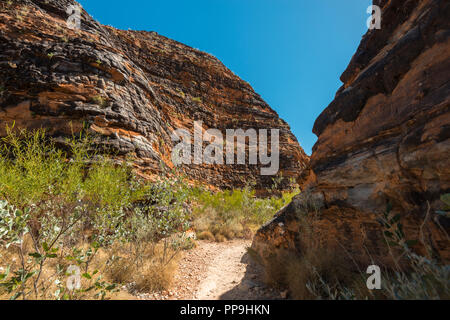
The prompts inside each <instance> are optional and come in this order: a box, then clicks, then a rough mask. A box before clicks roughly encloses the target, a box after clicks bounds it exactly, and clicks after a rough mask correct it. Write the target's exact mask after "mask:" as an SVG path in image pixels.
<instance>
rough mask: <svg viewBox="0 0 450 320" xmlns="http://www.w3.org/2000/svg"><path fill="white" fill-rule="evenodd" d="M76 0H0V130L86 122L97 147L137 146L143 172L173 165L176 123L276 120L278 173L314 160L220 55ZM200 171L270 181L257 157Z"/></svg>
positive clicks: (293, 171) (226, 125)
mask: <svg viewBox="0 0 450 320" xmlns="http://www.w3.org/2000/svg"><path fill="white" fill-rule="evenodd" d="M74 4H76V2H75V1H72V0H50V1H44V0H20V1H1V2H0V90H1V91H0V136H1V135H4V134H5V126H6V125H9V126H11V125H12V124H13V122H15V127H16V128H28V129H34V128H41V127H43V128H46V129H48V130H49V133H50V134H51V135H52V136H53V137H55V138H56V139H60V140H62V139H61V138H63V137H65V136H67V135H71V134H72V133H75V134H76V133H78V132H80V131H82V130H84V129H88V130H89V131H90V132H91V134H95V137H96V141H97V142H98V144H99V146H100V147H102V148H103V149H104V150H107V151H108V152H112V153H114V154H117V155H118V156H119V157H122V156H125V155H126V154H127V155H131V156H133V158H134V163H135V166H136V167H137V168H138V169H139V171H140V172H141V174H143V175H146V176H149V177H150V176H152V175H154V174H158V173H159V172H160V163H161V162H163V163H165V164H166V165H167V166H168V167H173V164H172V162H171V151H172V148H173V147H174V144H175V143H174V142H172V140H171V137H170V135H171V133H172V131H173V130H174V129H178V128H186V129H188V130H189V131H191V132H192V131H193V128H194V127H193V122H194V121H196V120H199V121H203V130H206V129H208V128H214V129H219V130H221V131H225V129H244V130H246V129H248V128H254V129H256V130H258V129H279V130H280V172H282V174H283V176H284V177H286V178H294V179H298V178H299V176H300V174H301V173H302V171H303V169H304V168H305V167H306V165H307V163H308V161H309V159H308V157H307V156H306V154H305V153H304V152H303V150H302V149H301V147H300V146H299V144H298V142H297V140H296V138H295V137H294V135H293V134H292V133H291V132H290V128H289V126H288V124H287V123H286V122H285V121H283V120H281V119H280V118H279V117H278V115H277V114H276V112H275V111H273V110H272V109H271V108H270V107H269V105H268V104H267V103H266V102H264V101H263V100H262V99H261V97H260V96H259V95H258V94H257V93H255V92H254V90H253V89H252V88H251V86H250V85H249V84H248V83H246V82H244V81H242V80H241V79H239V77H237V76H236V75H235V74H233V73H232V72H231V71H230V70H229V69H227V68H226V67H225V66H224V65H223V64H222V63H221V62H220V61H219V60H217V59H216V58H215V57H213V56H211V55H209V54H207V53H204V52H200V51H198V50H195V49H193V48H190V47H188V46H186V45H183V44H181V43H178V42H176V41H173V40H170V39H168V38H166V37H163V36H161V35H158V34H157V33H155V32H145V31H123V30H117V29H114V28H112V27H108V26H103V25H100V24H99V23H97V22H96V21H95V20H93V19H92V18H91V17H90V16H89V15H88V14H87V13H86V12H85V11H82V14H81V29H74V30H72V29H70V28H68V26H67V23H66V21H67V19H68V17H69V15H68V13H66V10H67V8H68V7H69V6H70V5H74ZM184 170H185V171H186V174H187V175H188V176H189V177H190V178H191V179H193V180H196V181H201V182H205V183H207V184H210V185H214V186H218V187H240V186H243V185H244V184H245V183H246V182H248V181H249V180H253V179H254V180H256V182H257V186H259V187H260V188H264V187H267V186H269V185H270V184H271V181H272V178H273V177H270V176H265V177H264V176H261V175H260V170H259V166H255V165H233V166H230V165H219V166H216V165H214V166H213V165H189V166H185V167H184Z"/></svg>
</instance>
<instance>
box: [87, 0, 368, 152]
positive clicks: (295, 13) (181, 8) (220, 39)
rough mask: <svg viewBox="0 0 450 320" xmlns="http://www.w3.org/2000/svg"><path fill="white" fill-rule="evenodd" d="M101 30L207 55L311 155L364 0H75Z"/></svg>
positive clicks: (355, 40)
mask: <svg viewBox="0 0 450 320" xmlns="http://www.w3.org/2000/svg"><path fill="white" fill-rule="evenodd" d="M79 2H80V3H81V4H82V5H83V7H84V8H85V9H86V10H87V11H88V12H89V13H90V14H91V15H92V16H93V17H94V18H95V19H97V20H98V21H99V22H101V23H102V24H107V25H112V26H114V27H116V28H119V29H133V30H147V31H156V32H158V33H159V34H162V35H164V36H166V37H169V38H171V39H174V40H177V41H180V42H182V43H185V44H187V45H189V46H191V47H194V48H198V49H200V50H202V51H206V52H208V53H211V54H213V55H214V56H216V57H217V58H218V59H220V60H221V61H222V62H223V63H224V64H225V65H226V66H227V67H228V68H230V69H231V70H232V71H233V72H234V73H236V74H237V75H238V76H240V77H241V78H242V79H244V80H246V81H247V82H249V83H250V84H251V85H252V86H253V88H254V89H255V91H256V92H258V93H259V94H260V95H261V96H262V97H263V99H264V100H266V101H267V103H269V105H270V106H271V107H272V108H273V109H275V110H276V111H277V112H278V114H279V115H280V116H281V117H282V118H283V119H284V120H286V121H287V122H288V123H289V124H290V126H291V129H292V131H293V133H294V134H295V135H296V136H297V138H298V140H299V142H300V144H301V146H302V147H303V148H304V149H305V151H306V152H307V153H308V154H310V153H311V148H312V146H313V145H314V143H315V142H316V136H315V135H314V134H313V133H312V132H311V130H312V127H313V124H314V121H315V119H316V118H317V116H318V115H319V114H320V113H321V112H322V110H323V109H325V108H326V107H327V106H328V104H329V103H330V102H331V101H332V100H333V97H334V95H335V93H336V91H337V89H338V88H339V87H340V86H341V82H340V80H339V77H340V75H341V74H342V72H343V71H344V70H345V68H346V66H347V65H348V63H349V62H350V59H351V57H352V55H353V54H354V52H355V50H356V48H357V46H358V44H359V42H360V40H361V37H362V35H363V34H364V33H365V32H366V31H367V26H366V20H367V18H368V17H369V15H368V13H367V12H366V9H367V7H368V6H369V5H370V4H371V3H372V1H371V0H345V1H336V0H126V1H124V0H81V1H79Z"/></svg>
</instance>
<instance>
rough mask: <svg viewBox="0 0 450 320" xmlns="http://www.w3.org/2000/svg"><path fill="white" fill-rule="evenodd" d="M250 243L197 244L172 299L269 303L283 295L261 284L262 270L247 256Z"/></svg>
mask: <svg viewBox="0 0 450 320" xmlns="http://www.w3.org/2000/svg"><path fill="white" fill-rule="evenodd" d="M250 246H251V240H234V241H228V242H223V243H216V242H207V241H198V242H197V246H196V248H194V249H192V250H190V251H188V252H186V253H185V254H184V256H183V258H182V259H181V261H180V266H179V269H178V271H177V274H176V276H175V284H174V286H173V289H172V290H171V292H170V298H171V299H186V300H220V299H226V300H236V299H240V300H267V299H280V293H278V292H275V291H274V290H273V289H269V288H267V287H266V286H265V285H264V284H263V282H262V270H261V268H260V267H259V266H257V265H256V264H254V263H253V262H252V261H251V260H250V259H249V257H248V254H247V248H248V247H250Z"/></svg>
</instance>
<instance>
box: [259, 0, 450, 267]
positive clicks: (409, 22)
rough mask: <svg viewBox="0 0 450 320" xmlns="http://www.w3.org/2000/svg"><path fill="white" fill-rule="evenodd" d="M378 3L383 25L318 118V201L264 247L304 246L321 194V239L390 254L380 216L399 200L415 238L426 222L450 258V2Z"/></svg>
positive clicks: (359, 251) (262, 239) (314, 179)
mask: <svg viewBox="0 0 450 320" xmlns="http://www.w3.org/2000/svg"><path fill="white" fill-rule="evenodd" d="M374 4H377V5H379V6H380V7H381V8H382V28H381V30H377V29H374V30H370V31H368V32H367V34H366V35H365V36H364V37H363V39H362V41H361V44H360V46H359V48H358V50H357V52H356V54H355V55H354V56H353V58H352V60H351V62H350V64H349V66H348V68H347V69H346V70H345V71H344V73H343V74H342V77H341V80H342V82H343V86H342V87H341V88H340V89H339V91H338V92H337V94H336V97H335V99H334V100H333V101H332V102H331V104H330V105H329V106H328V107H327V108H326V109H325V110H324V111H323V113H322V114H321V115H320V116H319V118H318V119H317V121H316V123H315V125H314V130H313V131H314V133H315V134H316V135H317V136H318V142H317V143H316V145H315V146H314V148H313V154H312V156H311V164H310V168H311V172H310V177H309V181H308V184H307V186H308V187H309V189H310V190H309V199H306V196H305V195H306V194H303V195H301V196H299V197H297V198H296V199H295V200H294V201H293V202H292V203H291V205H290V206H289V207H287V208H286V209H285V210H283V211H282V212H280V213H279V214H278V215H277V216H276V217H275V219H274V221H272V222H270V223H269V224H268V225H266V226H264V227H263V228H262V229H261V230H260V232H259V234H258V235H257V237H256V240H255V242H254V246H255V248H257V249H258V250H259V251H260V252H262V251H264V249H265V248H267V246H275V247H278V248H279V247H291V248H295V249H298V250H300V245H299V242H301V238H302V235H301V233H300V232H299V221H298V214H299V212H301V211H302V210H303V211H305V210H306V211H308V210H311V204H310V203H307V202H311V201H312V202H314V204H315V206H319V207H321V208H322V209H321V214H320V218H319V219H318V220H317V221H316V222H315V224H316V226H317V227H318V230H319V231H318V233H317V238H318V239H319V241H320V242H321V243H322V245H324V246H328V247H338V246H339V247H345V248H346V249H347V250H348V251H350V252H351V253H352V254H353V255H354V256H355V257H356V258H360V260H364V259H365V258H366V260H368V256H367V255H366V254H365V253H366V252H370V253H371V254H372V255H373V256H374V257H377V258H379V259H382V258H383V257H385V256H386V250H385V249H386V247H385V244H384V241H383V236H382V234H381V232H380V227H379V224H378V223H377V222H376V218H377V215H379V214H380V213H382V212H384V211H385V210H386V207H387V204H388V203H390V204H392V206H393V212H395V213H400V215H401V221H402V223H403V225H404V229H405V233H406V236H407V238H409V239H417V238H418V237H419V235H418V233H419V229H420V228H421V227H422V231H423V234H424V235H425V237H426V238H427V240H429V242H431V245H432V246H433V249H435V251H436V252H438V253H439V255H440V258H441V259H443V260H447V261H448V260H449V259H450V246H449V241H448V236H446V235H445V233H444V232H440V231H442V229H446V230H447V232H448V230H449V226H450V224H449V221H448V219H445V218H443V217H440V216H438V215H436V214H435V210H436V209H439V208H440V207H441V206H442V203H441V202H440V201H439V198H440V196H441V195H442V194H445V193H448V192H449V190H450V140H449V137H450V112H449V108H450V82H449V75H450V20H449V17H450V3H449V2H448V1H445V0H442V1H441V0H420V1H417V0H414V1H403V0H390V1H374ZM428 206H429V207H428ZM427 212H429V214H428V215H427ZM422 223H424V224H423V225H422ZM416 249H417V250H420V249H421V248H420V246H418V247H417V248H416Z"/></svg>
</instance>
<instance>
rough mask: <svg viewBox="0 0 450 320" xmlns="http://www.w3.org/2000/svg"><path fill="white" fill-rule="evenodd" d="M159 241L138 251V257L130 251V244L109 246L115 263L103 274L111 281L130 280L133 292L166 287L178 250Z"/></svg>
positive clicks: (175, 267)
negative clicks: (111, 248) (128, 245)
mask: <svg viewBox="0 0 450 320" xmlns="http://www.w3.org/2000/svg"><path fill="white" fill-rule="evenodd" d="M163 247H164V245H163V244H162V243H160V244H158V245H154V244H152V243H149V244H147V245H146V246H145V248H144V250H143V251H141V253H140V255H141V257H139V258H137V257H136V256H135V255H134V254H133V251H134V250H133V248H129V247H127V246H116V247H115V248H114V249H113V250H112V253H113V254H112V255H111V256H113V257H114V260H115V261H114V263H113V264H112V265H111V267H110V268H109V269H108V270H107V272H106V274H107V276H108V278H109V279H111V281H112V282H115V283H122V284H130V285H131V289H132V291H135V292H140V293H141V292H155V291H156V292H157V291H163V290H167V289H168V288H169V287H170V285H171V284H172V280H173V276H174V274H175V272H176V270H177V266H178V255H177V252H176V251H174V250H172V249H170V248H167V249H166V251H165V252H164V248H163Z"/></svg>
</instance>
